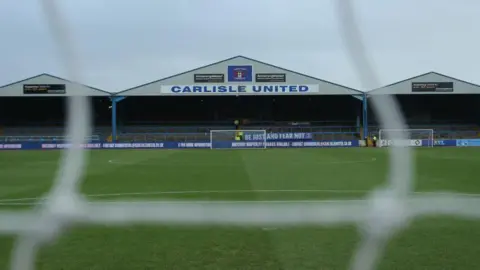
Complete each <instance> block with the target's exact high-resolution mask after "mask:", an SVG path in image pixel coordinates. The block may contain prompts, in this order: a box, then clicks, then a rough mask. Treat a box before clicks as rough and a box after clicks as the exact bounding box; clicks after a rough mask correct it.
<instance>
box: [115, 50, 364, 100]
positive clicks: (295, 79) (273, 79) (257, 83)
mask: <svg viewBox="0 0 480 270" xmlns="http://www.w3.org/2000/svg"><path fill="white" fill-rule="evenodd" d="M275 85H282V86H289V87H286V88H285V87H284V88H277V89H283V90H282V91H281V92H279V91H277V92H274V91H272V90H271V89H272V87H273V86H275ZM300 86H303V87H300ZM239 87H244V91H241V90H240V88H239ZM222 88H223V91H220V90H218V89H222ZM192 89H194V90H192ZM225 89H227V90H226V91H225ZM232 89H233V90H232ZM299 89H302V90H299ZM268 94H276V95H279V94H285V95H304V94H307V95H308V94H311V95H363V92H361V91H359V90H356V89H353V88H350V87H346V86H343V85H339V84H335V83H332V82H328V81H325V80H322V79H318V78H315V77H312V76H309V75H305V74H301V73H299V72H295V71H292V70H288V69H284V68H281V67H277V66H274V65H271V64H267V63H264V62H261V61H258V60H255V59H251V58H248V57H245V56H235V57H232V58H228V59H225V60H222V61H219V62H216V63H213V64H209V65H206V66H202V67H199V68H196V69H193V70H189V71H186V72H183V73H180V74H176V75H173V76H169V77H166V78H163V79H160V80H157V81H153V82H149V83H146V84H143V85H140V86H136V87H133V88H130V89H127V90H124V91H121V92H118V93H116V94H115V95H122V96H157V95H177V96H178V95H268Z"/></svg>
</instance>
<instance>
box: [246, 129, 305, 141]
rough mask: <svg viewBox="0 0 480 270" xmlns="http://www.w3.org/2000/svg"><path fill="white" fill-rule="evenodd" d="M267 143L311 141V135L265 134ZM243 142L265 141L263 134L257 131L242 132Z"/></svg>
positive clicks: (300, 133)
mask: <svg viewBox="0 0 480 270" xmlns="http://www.w3.org/2000/svg"><path fill="white" fill-rule="evenodd" d="M266 135H267V141H299V140H303V141H306V140H312V139H313V134H312V133H308V132H280V133H267V134H266ZM244 140H245V141H263V140H265V138H264V134H263V132H262V133H259V132H258V131H253V132H249V131H248V130H247V131H244Z"/></svg>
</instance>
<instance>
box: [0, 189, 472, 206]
mask: <svg viewBox="0 0 480 270" xmlns="http://www.w3.org/2000/svg"><path fill="white" fill-rule="evenodd" d="M368 192H371V190H341V189H264V190H178V191H152V192H126V193H102V194H86V195H84V196H85V197H96V198H99V197H121V196H147V195H167V194H241V193H331V194H362V193H364V194H367V193H368ZM433 193H435V194H450V193H454V194H458V195H462V196H472V197H479V196H480V194H478V193H458V192H453V191H452V192H445V191H442V192H440V191H439V192H432V191H430V192H413V194H433ZM43 199H44V198H43V197H30V198H12V199H0V203H8V202H22V201H33V200H43Z"/></svg>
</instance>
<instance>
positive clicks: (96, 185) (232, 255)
mask: <svg viewBox="0 0 480 270" xmlns="http://www.w3.org/2000/svg"><path fill="white" fill-rule="evenodd" d="M60 153H61V152H58V151H43V152H42V151H8V152H7V151H3V152H0V200H3V201H4V202H5V200H6V199H17V198H32V197H38V196H41V195H42V194H44V193H45V192H47V191H48V190H49V188H50V187H51V185H52V180H53V178H54V175H55V169H56V166H57V161H58V159H59V156H60ZM415 156H416V161H415V164H416V173H415V175H416V180H415V190H416V191H438V190H441V191H455V192H462V193H475V194H480V181H479V180H478V175H480V166H478V164H480V152H478V150H476V149H474V148H438V149H437V148H435V149H418V150H416V151H415ZM109 161H112V162H109ZM387 168H388V157H387V153H386V152H385V151H383V149H360V148H358V149H357V148H356V149H353V148H351V149H278V150H277V149H269V150H245V151H243V150H233V151H230V150H222V151H212V150H181V151H175V150H172V151H167V150H143V151H140V150H125V151H123V150H108V151H103V150H99V151H91V152H90V163H89V167H88V171H87V175H86V179H85V181H84V182H83V183H82V187H81V189H82V192H83V193H85V194H117V195H116V196H108V195H104V196H96V197H91V199H92V200H120V199H129V200H132V199H135V200H147V199H148V200H155V199H165V198H169V199H192V200H193V199H194V200H318V199H322V200H323V199H325V200H338V199H351V198H362V197H364V196H365V195H366V194H367V193H366V192H367V191H369V190H372V189H373V188H375V187H377V186H379V185H381V184H383V183H384V181H385V178H386V175H387ZM219 190H220V191H222V190H224V191H235V190H241V191H243V192H224V193H222V192H216V193H215V192H214V193H209V192H200V193H198V192H197V193H195V192H192V193H169V194H165V193H160V192H165V191H219ZM255 190H257V191H258V190H300V191H298V192H292V191H289V192H246V191H255ZM301 190H310V192H306V191H301ZM315 190H316V191H315ZM322 190H323V191H322ZM119 193H120V194H124V195H118V194H119ZM126 193H138V194H136V195H135V194H126ZM142 193H143V194H142ZM146 193H148V194H146ZM22 202H24V203H30V202H33V201H32V200H30V201H29V200H25V201H22ZM0 204H1V201H0ZM24 207H28V206H13V205H0V209H11V208H14V209H17V208H24ZM479 207H480V206H479ZM478 239H480V220H479V221H472V220H469V221H467V220H461V219H455V218H452V217H434V218H428V219H427V218H420V219H417V220H416V221H415V222H414V223H413V224H412V225H411V226H410V227H409V228H408V229H406V230H405V231H403V232H401V233H400V234H398V235H397V236H395V237H394V238H393V239H392V241H390V243H389V245H388V247H387V248H386V250H385V254H384V256H382V260H381V262H380V265H379V269H385V270H387V269H388V270H393V269H408V270H430V269H462V270H464V269H478V265H480V257H479V256H478V254H480V245H478ZM358 240H359V235H358V233H357V230H356V228H355V227H353V226H343V227H328V228H326V227H321V226H319V227H300V228H289V229H282V228H279V229H277V230H262V229H238V228H228V227H201V228H198V227H166V226H131V227H122V228H119V227H115V228H109V227H107V226H87V227H78V228H75V229H72V230H70V231H68V232H67V233H65V234H63V235H62V237H60V239H58V241H57V242H56V243H53V244H51V245H48V246H45V247H43V248H42V250H41V252H40V255H39V256H38V258H37V266H38V269H63V270H85V269H112V270H113V269H114V270H122V269H125V270H127V269H128V270H136V269H142V270H143V269H168V270H177V269H178V270H187V269H212V270H213V269H218V270H220V269H221V270H225V269H242V270H247V269H259V270H260V269H261V270H274V269H275V270H277V269H283V270H300V269H317V270H318V269H322V270H326V269H347V268H348V264H349V261H350V258H351V255H352V254H353V252H354V249H355V247H356V245H357V244H358ZM13 241H14V238H13V237H9V236H3V237H0V268H1V269H4V268H7V267H8V263H9V256H10V251H11V249H12V245H13V243H14V242H13Z"/></svg>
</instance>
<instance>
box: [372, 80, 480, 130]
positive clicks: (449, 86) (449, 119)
mask: <svg viewBox="0 0 480 270" xmlns="http://www.w3.org/2000/svg"><path fill="white" fill-rule="evenodd" d="M375 95H394V97H395V98H396V100H397V101H398V102H399V105H400V107H401V110H402V112H403V114H404V116H405V118H406V121H407V124H408V125H409V126H410V128H413V129H414V128H426V129H434V131H435V136H436V137H439V138H455V139H457V138H469V137H478V134H479V133H478V132H479V125H480V109H479V106H480V86H479V85H476V84H473V83H470V82H466V81H463V80H459V79H456V78H453V77H450V76H446V75H443V74H440V73H437V72H429V73H425V74H421V75H418V76H415V77H412V78H408V79H406V80H403V81H399V82H396V83H393V84H390V85H386V86H383V87H381V88H378V89H374V90H371V91H369V92H368V93H367V96H368V97H369V98H371V97H373V96H375ZM368 107H369V109H368V116H369V117H368V120H369V121H368V122H369V126H370V132H371V133H374V134H376V132H377V130H378V128H377V121H376V117H375V113H374V112H373V110H372V108H371V106H368Z"/></svg>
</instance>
